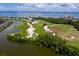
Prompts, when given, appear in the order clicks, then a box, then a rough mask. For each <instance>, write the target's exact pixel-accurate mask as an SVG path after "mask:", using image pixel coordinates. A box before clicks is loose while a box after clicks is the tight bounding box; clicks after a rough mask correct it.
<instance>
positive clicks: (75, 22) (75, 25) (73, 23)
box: [71, 20, 79, 30]
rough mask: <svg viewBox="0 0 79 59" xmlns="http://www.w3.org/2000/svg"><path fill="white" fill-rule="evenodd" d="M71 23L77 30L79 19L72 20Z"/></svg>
mask: <svg viewBox="0 0 79 59" xmlns="http://www.w3.org/2000/svg"><path fill="white" fill-rule="evenodd" d="M71 25H73V26H74V27H75V28H76V29H77V30H79V20H77V21H73V22H72V23H71Z"/></svg>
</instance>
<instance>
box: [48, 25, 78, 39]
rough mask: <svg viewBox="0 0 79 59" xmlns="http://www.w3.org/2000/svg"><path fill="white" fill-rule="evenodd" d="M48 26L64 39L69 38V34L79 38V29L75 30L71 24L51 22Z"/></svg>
mask: <svg viewBox="0 0 79 59" xmlns="http://www.w3.org/2000/svg"><path fill="white" fill-rule="evenodd" d="M49 28H50V29H51V30H52V31H54V32H55V33H57V34H58V35H60V36H61V37H63V38H64V39H68V40H71V38H70V37H71V36H74V39H79V31H77V29H75V28H74V27H73V26H72V25H67V24H52V25H49Z"/></svg>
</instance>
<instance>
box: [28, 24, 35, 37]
mask: <svg viewBox="0 0 79 59" xmlns="http://www.w3.org/2000/svg"><path fill="white" fill-rule="evenodd" d="M28 25H29V28H28V29H27V32H28V34H29V35H28V36H27V38H32V37H33V35H34V30H35V29H34V28H33V26H32V25H31V24H30V23H28Z"/></svg>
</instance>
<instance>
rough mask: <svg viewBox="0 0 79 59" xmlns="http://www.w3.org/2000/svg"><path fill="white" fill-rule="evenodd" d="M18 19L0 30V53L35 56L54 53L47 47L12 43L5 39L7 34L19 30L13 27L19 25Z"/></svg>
mask: <svg viewBox="0 0 79 59" xmlns="http://www.w3.org/2000/svg"><path fill="white" fill-rule="evenodd" d="M20 24H21V23H20V22H19V21H14V23H13V24H12V25H11V26H9V27H8V28H7V29H5V30H4V31H2V32H0V55H9V56H10V55H12V56H16V55H23V56H37V55H40V56H42V55H54V54H53V53H52V52H51V51H50V50H49V49H48V48H42V47H37V46H35V45H31V44H18V43H12V42H10V41H8V40H7V35H8V34H10V33H14V32H15V33H16V32H18V31H19V30H17V29H15V28H14V27H15V26H18V25H20Z"/></svg>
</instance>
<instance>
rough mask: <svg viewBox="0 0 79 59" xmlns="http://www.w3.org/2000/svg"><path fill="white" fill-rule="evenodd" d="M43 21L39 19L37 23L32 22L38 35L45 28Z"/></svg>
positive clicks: (43, 31) (43, 32)
mask: <svg viewBox="0 0 79 59" xmlns="http://www.w3.org/2000/svg"><path fill="white" fill-rule="evenodd" d="M43 25H44V21H43V20H39V22H38V23H37V24H34V25H33V26H34V28H35V29H36V30H35V32H36V33H38V35H41V34H45V33H46V32H45V30H44V26H43Z"/></svg>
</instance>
